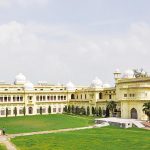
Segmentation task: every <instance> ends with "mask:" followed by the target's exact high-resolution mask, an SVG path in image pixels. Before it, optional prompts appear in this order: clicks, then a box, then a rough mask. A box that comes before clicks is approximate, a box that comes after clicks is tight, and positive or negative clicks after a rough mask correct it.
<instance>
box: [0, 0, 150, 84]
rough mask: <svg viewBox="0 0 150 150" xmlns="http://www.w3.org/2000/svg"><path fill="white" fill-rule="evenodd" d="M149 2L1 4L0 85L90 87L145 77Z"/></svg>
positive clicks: (149, 52)
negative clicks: (116, 76)
mask: <svg viewBox="0 0 150 150" xmlns="http://www.w3.org/2000/svg"><path fill="white" fill-rule="evenodd" d="M149 6H150V1H149V0H0V70H1V71H0V80H4V81H6V82H13V81H14V79H15V76H16V75H17V74H18V73H20V72H21V73H23V74H24V75H25V76H26V77H27V79H28V80H30V81H31V82H33V83H36V82H38V81H48V82H49V83H51V84H57V83H58V82H59V83H61V84H66V83H67V82H69V81H72V82H73V83H74V84H75V85H89V84H90V83H91V81H92V80H93V79H94V78H95V77H98V78H100V79H101V80H102V81H103V83H111V84H113V82H114V80H113V72H114V71H115V70H116V69H117V68H118V69H120V71H121V72H122V73H124V72H125V70H128V69H136V68H144V70H146V71H147V72H150V64H149V60H150V9H149Z"/></svg>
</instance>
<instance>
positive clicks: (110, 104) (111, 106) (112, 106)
mask: <svg viewBox="0 0 150 150" xmlns="http://www.w3.org/2000/svg"><path fill="white" fill-rule="evenodd" d="M116 106H117V104H116V102H115V101H109V102H108V103H107V108H108V109H109V111H110V112H111V115H113V113H114V110H115V109H116Z"/></svg>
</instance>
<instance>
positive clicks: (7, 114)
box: [6, 107, 8, 117]
mask: <svg viewBox="0 0 150 150" xmlns="http://www.w3.org/2000/svg"><path fill="white" fill-rule="evenodd" d="M7 116H8V108H7V107H6V117H7Z"/></svg>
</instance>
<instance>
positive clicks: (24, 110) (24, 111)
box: [23, 106, 26, 116]
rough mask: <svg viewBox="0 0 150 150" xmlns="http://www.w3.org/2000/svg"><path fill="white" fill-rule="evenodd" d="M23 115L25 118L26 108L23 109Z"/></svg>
mask: <svg viewBox="0 0 150 150" xmlns="http://www.w3.org/2000/svg"><path fill="white" fill-rule="evenodd" d="M23 114H24V116H25V115H26V108H25V106H24V107H23Z"/></svg>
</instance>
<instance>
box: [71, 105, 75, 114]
mask: <svg viewBox="0 0 150 150" xmlns="http://www.w3.org/2000/svg"><path fill="white" fill-rule="evenodd" d="M71 109H72V110H71V111H72V113H73V114H74V113H75V108H74V105H72V107H71Z"/></svg>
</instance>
